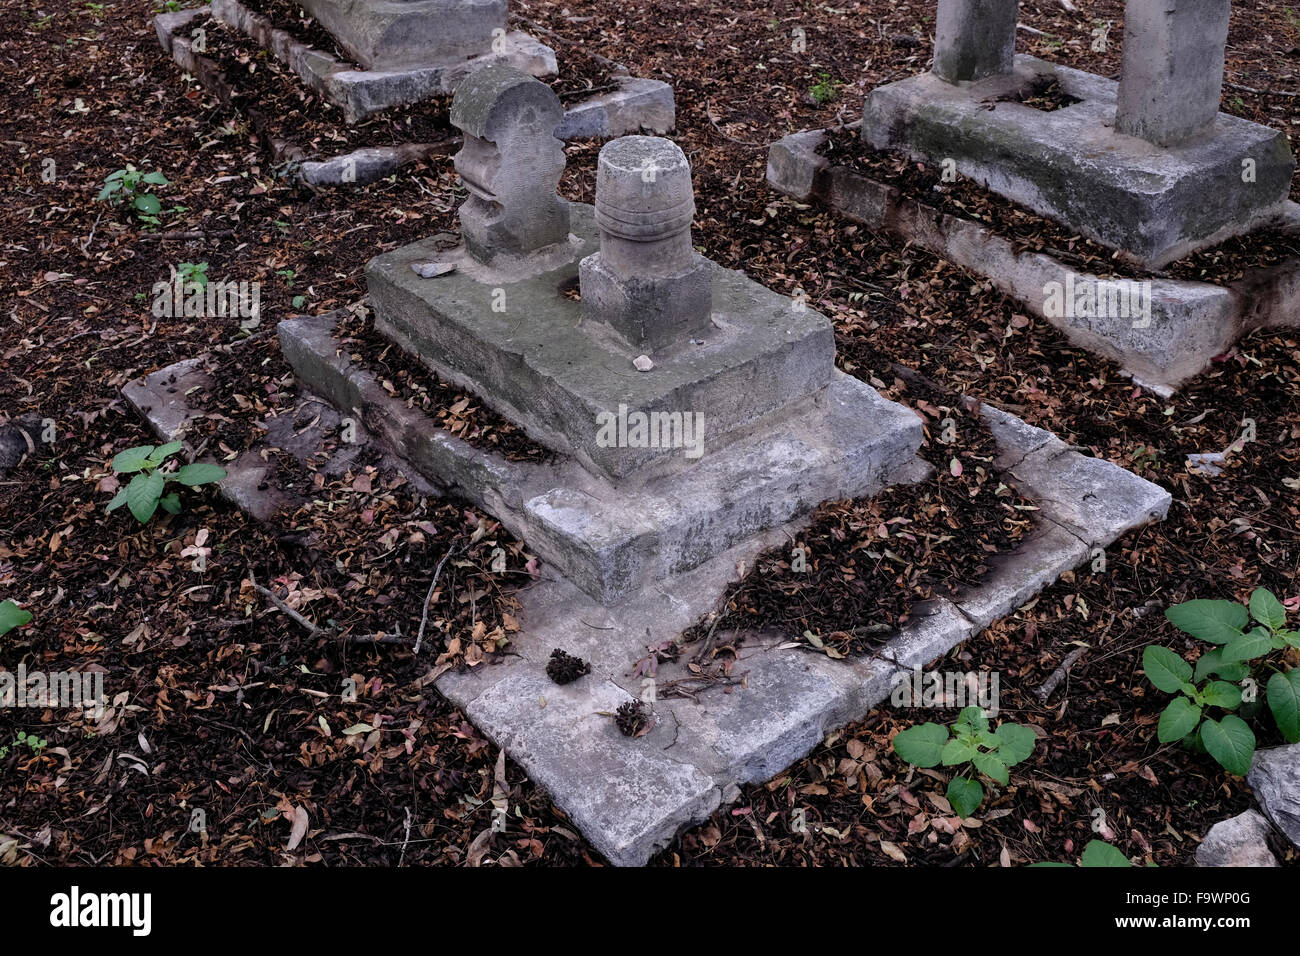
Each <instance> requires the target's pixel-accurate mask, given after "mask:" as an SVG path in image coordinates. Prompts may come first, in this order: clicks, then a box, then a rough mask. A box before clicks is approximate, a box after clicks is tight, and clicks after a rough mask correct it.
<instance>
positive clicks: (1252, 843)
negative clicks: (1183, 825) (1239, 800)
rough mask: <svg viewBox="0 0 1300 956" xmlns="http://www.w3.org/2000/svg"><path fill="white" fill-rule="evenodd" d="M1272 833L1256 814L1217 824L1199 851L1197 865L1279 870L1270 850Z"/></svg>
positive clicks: (1197, 849) (1246, 813) (1197, 851)
mask: <svg viewBox="0 0 1300 956" xmlns="http://www.w3.org/2000/svg"><path fill="white" fill-rule="evenodd" d="M1271 829H1272V828H1271V827H1270V826H1269V825H1268V821H1267V820H1265V819H1264V817H1263V815H1262V814H1260V813H1257V812H1256V811H1254V810H1247V811H1246V812H1245V813H1239V814H1237V816H1235V817H1233V818H1232V819H1230V820H1224V821H1222V822H1221V823H1216V824H1215V825H1214V826H1212V827H1210V832H1209V833H1207V834H1205V839H1204V840H1203V841H1201V845H1200V846H1198V847H1197V848H1196V865H1197V866H1277V865H1278V862H1277V858H1276V857H1275V856H1273V851H1271V850H1270V849H1269V848H1268V833H1269V830H1271Z"/></svg>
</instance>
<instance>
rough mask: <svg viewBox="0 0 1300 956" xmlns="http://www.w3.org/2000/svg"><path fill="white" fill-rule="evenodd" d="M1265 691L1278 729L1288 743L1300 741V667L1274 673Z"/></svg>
mask: <svg viewBox="0 0 1300 956" xmlns="http://www.w3.org/2000/svg"><path fill="white" fill-rule="evenodd" d="M1264 692H1265V693H1266V694H1267V695H1268V709H1269V710H1271V711H1272V712H1273V720H1275V721H1276V722H1277V729H1278V730H1280V731H1281V732H1282V736H1283V737H1285V738H1286V740H1287V743H1291V744H1294V743H1300V667H1293V668H1291V670H1289V671H1287V672H1286V673H1285V674H1283V673H1280V672H1279V673H1277V674H1274V675H1273V676H1272V677H1270V678H1269V679H1268V684H1267V685H1266V686H1265V691H1264Z"/></svg>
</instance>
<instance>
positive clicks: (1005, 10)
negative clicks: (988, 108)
mask: <svg viewBox="0 0 1300 956" xmlns="http://www.w3.org/2000/svg"><path fill="white" fill-rule="evenodd" d="M1018 7H1019V2H1018V0H939V15H938V17H937V18H936V22H935V35H934V72H935V74H936V75H937V76H939V77H940V78H941V79H945V80H947V81H948V82H949V83H957V82H960V81H962V80H981V79H983V78H984V77H986V76H997V75H999V74H1001V73H1010V72H1011V67H1012V65H1013V63H1014V62H1015V56H1016V15H1017V13H1018Z"/></svg>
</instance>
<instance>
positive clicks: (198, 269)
mask: <svg viewBox="0 0 1300 956" xmlns="http://www.w3.org/2000/svg"><path fill="white" fill-rule="evenodd" d="M176 274H177V275H178V276H180V277H181V288H183V289H188V288H189V287H190V286H192V285H196V286H198V287H199V288H200V289H206V288H207V287H208V264H207V263H206V262H181V263H178V264H177V266H176Z"/></svg>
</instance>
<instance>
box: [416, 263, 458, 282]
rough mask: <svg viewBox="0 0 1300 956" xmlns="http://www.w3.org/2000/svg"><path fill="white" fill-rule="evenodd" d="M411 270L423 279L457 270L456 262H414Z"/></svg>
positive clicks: (433, 277)
mask: <svg viewBox="0 0 1300 956" xmlns="http://www.w3.org/2000/svg"><path fill="white" fill-rule="evenodd" d="M411 271H412V272H414V273H415V274H416V275H418V276H419V277H420V278H421V279H435V278H437V277H438V276H445V275H446V274H447V273H449V272H455V271H456V263H454V262H412V263H411Z"/></svg>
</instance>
